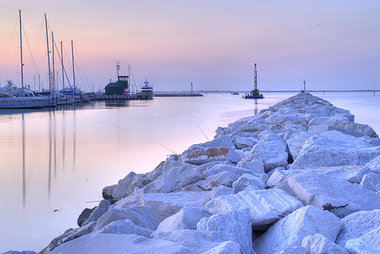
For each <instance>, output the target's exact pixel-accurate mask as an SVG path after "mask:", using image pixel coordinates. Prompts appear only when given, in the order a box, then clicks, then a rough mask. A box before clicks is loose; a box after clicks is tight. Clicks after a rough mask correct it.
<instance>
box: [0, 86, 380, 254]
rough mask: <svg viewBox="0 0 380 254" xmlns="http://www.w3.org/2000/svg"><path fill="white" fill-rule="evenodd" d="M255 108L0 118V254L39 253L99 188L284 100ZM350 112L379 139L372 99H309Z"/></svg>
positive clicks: (105, 109)
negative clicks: (15, 253) (9, 252)
mask: <svg viewBox="0 0 380 254" xmlns="http://www.w3.org/2000/svg"><path fill="white" fill-rule="evenodd" d="M264 95H265V96H266V99H264V100H259V101H257V102H255V101H254V100H242V99H241V98H240V96H233V95H230V94H208V95H207V96H205V97H194V98H156V99H155V100H153V101H131V102H128V103H124V104H122V105H119V104H117V103H104V102H95V103H93V104H89V105H86V106H84V107H82V108H76V109H75V110H73V109H66V110H55V111H44V112H27V111H24V112H23V113H21V112H16V111H0V202H1V204H2V206H1V209H0V218H1V220H0V252H2V251H6V250H9V249H16V250H22V249H29V250H35V251H40V250H41V249H42V248H44V247H45V246H46V245H47V244H48V243H49V242H50V241H51V240H52V239H53V238H54V237H55V236H57V235H59V234H61V233H63V232H64V231H65V230H66V229H67V228H69V227H76V219H77V217H78V215H79V214H80V212H81V211H82V210H83V209H84V208H86V207H93V206H95V205H97V203H98V201H99V200H100V199H101V190H102V188H103V187H104V186H106V185H110V184H114V183H116V182H117V181H118V180H119V179H121V178H123V177H124V176H125V175H127V174H128V172H129V171H135V172H137V173H143V172H147V171H151V170H152V169H153V168H154V167H155V166H156V165H157V164H158V163H159V162H160V161H162V160H164V159H165V158H166V156H168V155H169V154H171V153H181V152H182V151H183V150H184V149H186V148H187V147H188V146H190V145H192V144H193V143H200V142H205V141H207V140H208V139H212V138H213V136H214V132H215V129H216V128H217V127H218V126H226V125H227V124H228V123H230V122H233V121H235V120H237V119H239V118H241V117H245V116H250V115H254V114H255V112H257V111H260V110H262V109H264V108H267V107H269V106H271V105H273V104H275V103H277V102H278V101H281V100H283V99H285V98H288V97H289V96H291V95H293V94H291V93H287V94H286V93H271V94H267V93H266V94H264ZM316 95H318V96H321V97H323V98H325V99H328V100H329V101H331V102H332V103H334V104H335V105H337V106H340V107H343V108H346V109H349V110H351V112H352V113H353V114H355V115H356V121H357V122H361V123H368V124H370V125H371V126H372V127H373V128H374V129H375V130H376V131H377V132H378V133H380V118H379V117H378V116H379V115H380V94H378V95H376V96H373V94H370V93H360V94H353V93H329V94H327V93H326V94H316Z"/></svg>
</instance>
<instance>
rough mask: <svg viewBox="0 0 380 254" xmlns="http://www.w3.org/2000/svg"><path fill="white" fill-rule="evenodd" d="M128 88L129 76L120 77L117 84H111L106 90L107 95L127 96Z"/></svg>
mask: <svg viewBox="0 0 380 254" xmlns="http://www.w3.org/2000/svg"><path fill="white" fill-rule="evenodd" d="M128 88H129V84H128V76H118V80H117V81H116V82H110V83H109V84H108V85H106V87H105V88H104V89H105V91H106V95H125V93H126V91H128Z"/></svg>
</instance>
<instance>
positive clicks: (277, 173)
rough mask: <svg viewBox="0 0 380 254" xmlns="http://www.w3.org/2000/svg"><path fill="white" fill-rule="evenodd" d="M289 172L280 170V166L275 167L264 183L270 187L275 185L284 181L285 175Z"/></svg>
mask: <svg viewBox="0 0 380 254" xmlns="http://www.w3.org/2000/svg"><path fill="white" fill-rule="evenodd" d="M289 174H290V172H289V171H288V170H282V169H281V168H276V169H275V170H274V172H273V173H272V175H271V176H270V177H269V179H268V181H267V183H266V185H267V186H268V187H270V188H273V187H275V186H276V185H278V184H279V183H280V182H282V181H284V180H285V179H286V177H287V176H288V175H289Z"/></svg>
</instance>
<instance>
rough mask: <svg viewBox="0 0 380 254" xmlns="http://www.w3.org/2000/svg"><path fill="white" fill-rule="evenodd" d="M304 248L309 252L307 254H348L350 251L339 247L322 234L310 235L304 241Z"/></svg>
mask: <svg viewBox="0 0 380 254" xmlns="http://www.w3.org/2000/svg"><path fill="white" fill-rule="evenodd" d="M302 246H303V247H304V248H305V249H306V250H307V253H313V254H325V253H334V254H348V251H347V250H346V249H345V248H343V247H342V246H339V245H337V244H336V243H334V242H333V241H331V240H329V239H327V238H326V237H324V236H323V235H321V234H315V235H313V236H311V235H308V236H306V237H305V238H304V239H303V240H302Z"/></svg>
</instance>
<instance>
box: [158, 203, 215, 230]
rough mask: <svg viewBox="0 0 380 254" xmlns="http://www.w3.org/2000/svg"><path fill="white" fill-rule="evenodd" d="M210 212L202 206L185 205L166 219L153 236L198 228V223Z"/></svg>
mask: <svg viewBox="0 0 380 254" xmlns="http://www.w3.org/2000/svg"><path fill="white" fill-rule="evenodd" d="M208 216H210V214H209V213H208V212H207V211H206V210H205V209H204V208H201V207H191V206H185V207H184V208H182V209H181V210H180V211H179V212H178V213H176V214H173V215H172V216H170V217H168V218H166V219H164V220H163V221H162V222H161V223H160V225H159V226H158V228H157V229H156V231H154V233H153V234H152V236H153V237H154V236H157V235H159V234H168V233H171V232H174V231H178V230H182V229H193V230H195V229H197V223H198V222H199V221H200V220H201V219H202V218H203V217H208Z"/></svg>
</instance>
